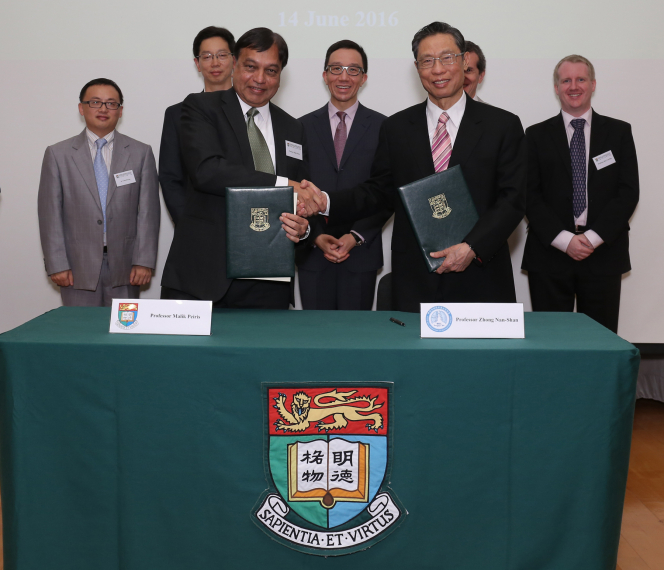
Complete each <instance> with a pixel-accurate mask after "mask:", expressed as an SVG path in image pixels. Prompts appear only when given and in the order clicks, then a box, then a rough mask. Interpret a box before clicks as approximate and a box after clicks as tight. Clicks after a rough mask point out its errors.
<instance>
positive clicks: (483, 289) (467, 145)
mask: <svg viewBox="0 0 664 570" xmlns="http://www.w3.org/2000/svg"><path fill="white" fill-rule="evenodd" d="M464 46H465V40H464V37H463V35H462V34H461V32H459V30H457V29H456V28H453V27H452V26H450V25H448V24H444V23H442V22H434V23H432V24H430V25H428V26H426V27H424V28H422V29H421V30H420V31H418V32H417V34H415V37H414V38H413V42H412V48H413V55H414V56H415V59H416V61H415V65H416V67H417V71H418V74H419V76H420V81H421V82H422V86H423V87H424V88H425V90H426V91H427V93H428V94H429V97H428V98H427V100H426V101H425V102H424V103H420V104H419V105H415V106H414V107H410V108H409V109H406V110H404V111H401V112H399V113H397V114H396V115H393V116H392V117H390V118H389V119H386V120H385V121H384V122H383V125H382V128H381V133H380V139H379V143H378V150H377V152H376V157H375V159H374V163H373V166H372V169H371V179H370V180H368V181H367V182H365V183H364V184H362V185H360V186H358V187H356V188H353V189H351V190H349V191H345V192H339V193H337V194H335V195H334V196H333V197H332V196H330V197H328V196H326V195H325V194H324V193H319V192H318V189H317V188H315V187H313V185H311V184H310V183H307V184H303V186H304V188H303V189H302V191H301V192H300V194H299V199H300V201H301V202H302V204H301V206H300V207H299V210H298V211H300V212H301V213H305V212H306V213H307V214H308V215H311V214H313V213H315V212H316V211H318V210H320V211H322V212H324V213H325V212H327V210H328V202H331V204H329V216H330V220H331V221H335V222H336V221H337V220H346V219H350V218H359V217H364V216H367V215H369V214H372V213H374V212H376V211H378V210H380V209H382V208H385V207H389V208H393V209H394V210H395V219H394V232H393V235H392V276H393V277H392V304H393V308H394V309H396V310H400V311H410V312H419V310H420V307H419V304H420V303H426V302H514V301H515V300H516V294H515V290H514V277H513V274H512V264H511V260H510V253H509V249H508V246H507V238H508V237H509V235H510V234H511V233H512V231H513V230H514V228H516V226H517V225H518V224H519V222H520V221H521V219H522V218H523V214H524V210H525V185H526V144H525V137H524V134H523V128H522V127H521V122H520V121H519V118H518V117H517V116H516V115H513V114H512V113H508V112H507V111H503V110H502V109H498V108H496V107H492V106H490V105H485V104H482V103H477V102H476V101H473V100H472V99H471V98H470V97H468V96H467V95H466V94H465V93H464V90H463V82H464V67H465V66H466V65H467V60H466V58H465V57H464ZM457 164H458V165H460V166H461V170H462V171H463V174H464V177H465V179H466V182H467V184H468V188H469V190H470V193H471V196H472V198H473V201H474V203H475V206H476V208H477V212H478V214H479V220H478V222H477V223H476V224H475V226H474V227H473V228H472V229H471V231H470V232H469V233H468V235H466V236H465V238H464V239H463V241H462V243H459V244H456V245H453V246H451V247H449V248H447V249H445V250H443V251H439V252H433V253H432V254H431V255H432V256H433V257H436V258H440V257H445V261H444V262H443V264H442V265H441V266H440V267H439V268H438V270H437V272H436V273H429V271H428V268H427V265H426V263H425V261H424V259H422V252H421V250H420V248H419V246H418V244H417V240H416V238H415V234H414V233H413V229H412V227H411V225H410V222H409V220H408V218H407V215H406V212H405V209H404V207H403V205H402V203H401V200H400V198H399V197H398V194H397V188H398V187H400V186H403V185H404V184H408V183H410V182H414V181H416V180H419V179H422V178H424V177H426V176H429V175H431V174H434V172H437V171H441V170H444V169H446V168H447V167H452V166H454V165H457Z"/></svg>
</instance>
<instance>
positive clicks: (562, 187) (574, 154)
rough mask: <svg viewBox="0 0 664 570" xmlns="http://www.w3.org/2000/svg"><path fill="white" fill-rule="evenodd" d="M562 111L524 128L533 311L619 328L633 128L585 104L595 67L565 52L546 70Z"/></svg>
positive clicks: (633, 191) (632, 198)
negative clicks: (568, 313)
mask: <svg viewBox="0 0 664 570" xmlns="http://www.w3.org/2000/svg"><path fill="white" fill-rule="evenodd" d="M553 81H554V89H555V92H556V95H558V98H559V99H560V106H561V112H560V113H559V114H558V115H556V116H555V117H552V118H551V119H547V120H546V121H544V122H542V123H539V124H537V125H533V126H531V127H528V130H527V131H526V138H527V139H528V200H527V210H526V215H527V217H528V222H529V232H528V239H527V240H526V247H525V250H524V254H523V265H522V267H523V269H526V270H528V284H529V287H530V298H531V300H532V303H533V310H535V311H573V310H574V303H575V301H576V307H577V311H578V312H579V313H585V314H586V315H588V316H589V317H591V318H593V319H595V320H596V321H597V322H599V323H601V324H603V325H604V326H605V327H607V328H608V329H610V330H612V331H613V332H618V314H619V309H620V288H621V282H622V274H623V273H626V272H627V271H629V270H630V269H631V265H630V260H629V237H628V232H629V219H630V217H631V216H632V213H633V212H634V209H635V208H636V204H637V202H638V200H639V172H638V166H637V161H636V148H635V146H634V139H633V138H632V129H631V127H630V125H629V124H628V123H624V122H623V121H618V120H616V119H612V118H610V117H605V116H603V115H600V114H598V113H596V112H595V111H594V110H593V109H592V107H591V98H592V95H593V93H594V92H595V86H596V82H595V68H594V67H593V64H592V63H590V61H588V60H587V59H586V58H585V57H583V56H580V55H570V56H567V57H565V58H563V59H562V60H560V62H558V64H557V65H556V67H555V69H554V72H553Z"/></svg>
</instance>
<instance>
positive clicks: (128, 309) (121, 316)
mask: <svg viewBox="0 0 664 570" xmlns="http://www.w3.org/2000/svg"><path fill="white" fill-rule="evenodd" d="M137 316H138V303H118V321H119V322H120V324H121V325H123V326H125V327H130V326H132V325H133V324H134V323H136V318H137Z"/></svg>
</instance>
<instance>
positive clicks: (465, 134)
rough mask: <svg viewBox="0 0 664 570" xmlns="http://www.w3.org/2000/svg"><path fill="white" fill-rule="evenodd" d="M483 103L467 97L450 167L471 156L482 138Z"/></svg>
mask: <svg viewBox="0 0 664 570" xmlns="http://www.w3.org/2000/svg"><path fill="white" fill-rule="evenodd" d="M480 105H482V103H478V102H477V101H473V100H472V99H471V98H470V97H466V110H465V111H464V112H463V117H462V118H461V124H460V125H459V131H458V132H457V136H456V139H455V141H454V146H453V147H452V156H451V157H450V164H449V168H452V167H453V166H456V165H457V164H461V163H463V162H465V161H466V159H468V157H470V155H471V153H472V151H473V149H474V148H475V145H476V144H477V142H478V141H479V140H480V138H482V134H483V133H484V130H483V129H482V124H481V123H482V117H481V107H480Z"/></svg>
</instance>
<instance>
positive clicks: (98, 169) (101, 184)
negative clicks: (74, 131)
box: [92, 139, 108, 233]
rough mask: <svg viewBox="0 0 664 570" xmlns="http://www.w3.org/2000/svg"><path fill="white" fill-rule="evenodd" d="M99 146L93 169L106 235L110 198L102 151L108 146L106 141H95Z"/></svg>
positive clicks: (106, 169)
mask: <svg viewBox="0 0 664 570" xmlns="http://www.w3.org/2000/svg"><path fill="white" fill-rule="evenodd" d="M95 144H96V145H97V154H96V155H95V161H94V163H93V165H92V166H93V168H94V171H95V178H96V179H97V192H99V201H100V202H101V212H102V215H103V216H104V233H106V197H107V196H108V168H106V163H105V162H104V157H103V156H102V153H101V149H102V148H103V147H104V145H105V144H106V139H97V140H96V141H95Z"/></svg>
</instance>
